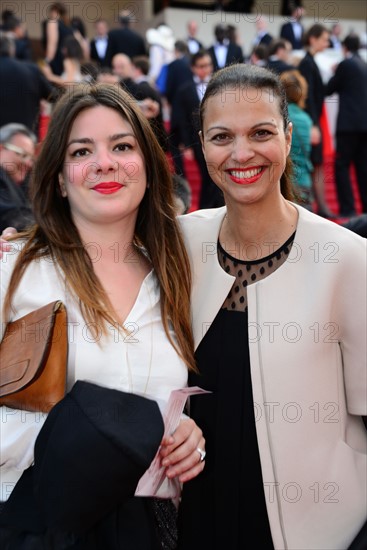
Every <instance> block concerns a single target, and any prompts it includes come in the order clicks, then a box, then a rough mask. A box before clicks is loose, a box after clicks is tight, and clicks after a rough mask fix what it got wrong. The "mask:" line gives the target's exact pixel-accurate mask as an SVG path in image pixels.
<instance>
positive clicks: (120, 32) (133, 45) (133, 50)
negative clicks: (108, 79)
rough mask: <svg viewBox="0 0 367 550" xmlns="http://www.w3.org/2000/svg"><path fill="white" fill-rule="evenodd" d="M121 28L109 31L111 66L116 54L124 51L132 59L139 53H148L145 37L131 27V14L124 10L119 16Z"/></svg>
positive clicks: (108, 62)
mask: <svg viewBox="0 0 367 550" xmlns="http://www.w3.org/2000/svg"><path fill="white" fill-rule="evenodd" d="M119 22H120V28H119V29H112V30H111V31H110V32H109V33H108V48H107V54H106V64H107V65H108V66H109V67H110V66H111V61H112V58H113V56H114V55H116V54H117V53H124V54H126V55H128V56H129V57H130V59H132V58H133V57H135V56H137V55H146V54H147V49H146V45H145V41H144V39H143V37H142V36H141V35H140V34H139V33H138V32H136V31H134V30H133V29H130V24H131V15H130V14H129V13H127V12H126V11H122V12H121V13H120V16H119Z"/></svg>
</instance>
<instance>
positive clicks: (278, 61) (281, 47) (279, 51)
mask: <svg viewBox="0 0 367 550" xmlns="http://www.w3.org/2000/svg"><path fill="white" fill-rule="evenodd" d="M288 57H289V52H288V48H287V42H286V41H285V40H283V39H280V40H274V41H273V42H272V43H271V44H270V46H269V57H268V62H267V68H268V69H270V70H271V71H274V72H275V73H277V74H281V73H284V72H285V71H292V70H293V69H295V68H296V67H295V66H294V65H291V64H290V63H288Z"/></svg>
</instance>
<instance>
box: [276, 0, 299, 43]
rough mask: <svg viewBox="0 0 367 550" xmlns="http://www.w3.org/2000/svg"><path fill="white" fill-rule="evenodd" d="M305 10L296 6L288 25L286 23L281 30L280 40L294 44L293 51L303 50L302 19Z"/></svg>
mask: <svg viewBox="0 0 367 550" xmlns="http://www.w3.org/2000/svg"><path fill="white" fill-rule="evenodd" d="M304 13H305V10H304V8H303V7H302V6H297V5H294V6H293V9H292V15H291V17H290V20H289V21H288V22H287V23H284V24H283V25H282V26H281V29H280V38H284V39H285V40H288V42H290V43H291V44H292V49H293V50H302V48H303V35H304V32H305V30H304V27H303V25H302V23H301V19H302V17H303V16H304Z"/></svg>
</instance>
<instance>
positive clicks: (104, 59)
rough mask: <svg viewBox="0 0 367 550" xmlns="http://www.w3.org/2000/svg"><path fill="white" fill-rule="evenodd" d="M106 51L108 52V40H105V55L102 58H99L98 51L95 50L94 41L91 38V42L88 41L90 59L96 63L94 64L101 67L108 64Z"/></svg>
mask: <svg viewBox="0 0 367 550" xmlns="http://www.w3.org/2000/svg"><path fill="white" fill-rule="evenodd" d="M107 50H108V38H107V48H106V53H105V55H104V57H99V54H98V50H97V48H96V39H95V38H92V40H91V41H90V57H91V59H93V61H96V63H98V65H100V66H101V67H105V66H108V63H107Z"/></svg>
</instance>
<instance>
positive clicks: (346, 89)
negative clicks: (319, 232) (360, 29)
mask: <svg viewBox="0 0 367 550" xmlns="http://www.w3.org/2000/svg"><path fill="white" fill-rule="evenodd" d="M359 48H360V41H359V37H358V35H354V34H349V35H348V36H346V37H345V39H344V40H343V50H344V56H345V58H344V60H343V61H341V63H340V64H339V65H338V66H337V68H336V71H335V75H334V76H333V77H332V78H331V79H330V80H329V82H328V84H327V90H326V93H327V94H328V95H331V94H333V93H337V94H338V95H339V108H338V116H337V123H336V157H335V182H336V190H337V194H338V201H339V209H340V215H341V216H343V217H351V216H354V215H355V214H356V209H355V201H354V196H353V191H352V184H351V179H350V170H351V167H352V165H353V166H354V168H355V174H356V179H357V185H358V190H359V194H360V197H361V202H362V209H363V212H364V213H367V160H366V159H367V65H366V62H365V61H363V60H362V58H361V57H360V56H359V54H358V51H359Z"/></svg>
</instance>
